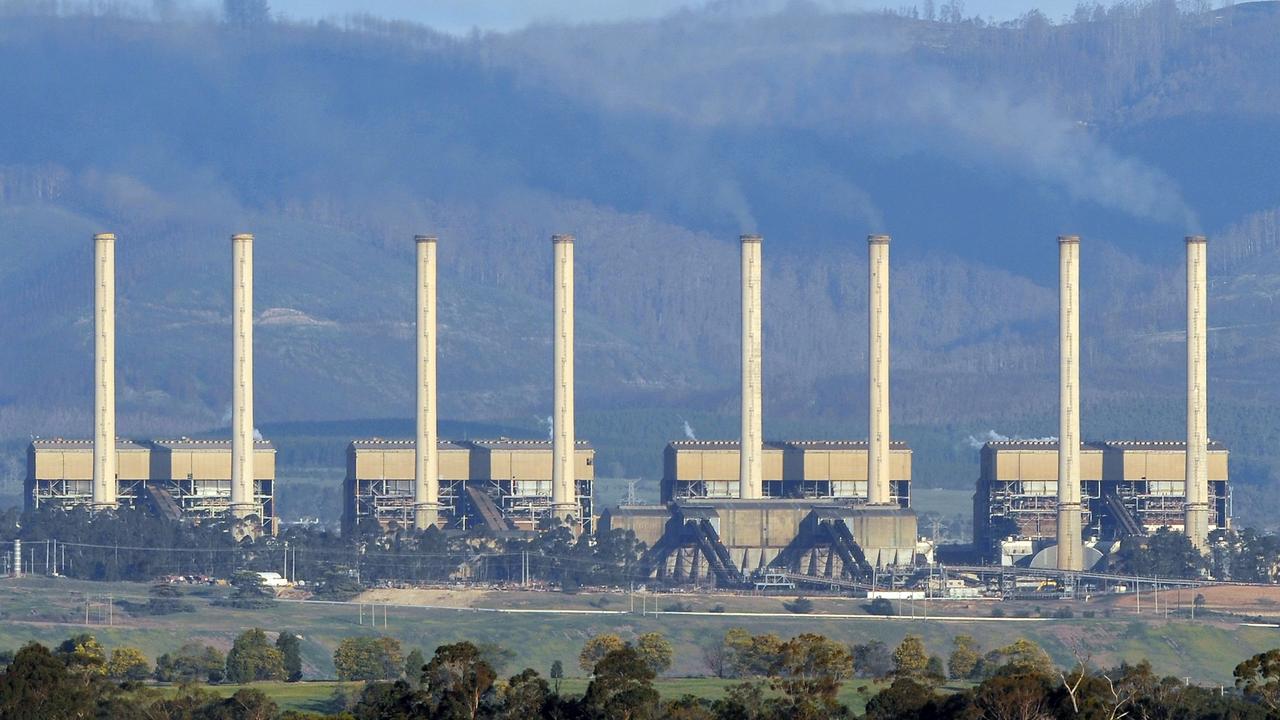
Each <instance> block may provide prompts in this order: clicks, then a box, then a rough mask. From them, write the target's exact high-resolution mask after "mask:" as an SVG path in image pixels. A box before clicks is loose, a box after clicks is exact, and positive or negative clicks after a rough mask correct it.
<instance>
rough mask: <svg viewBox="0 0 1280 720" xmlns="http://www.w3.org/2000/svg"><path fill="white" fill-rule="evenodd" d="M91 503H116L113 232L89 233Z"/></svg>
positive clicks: (114, 258) (97, 504)
mask: <svg viewBox="0 0 1280 720" xmlns="http://www.w3.org/2000/svg"><path fill="white" fill-rule="evenodd" d="M93 250H94V263H93V276H94V277H93V280H94V283H93V286H94V293H93V318H94V332H93V505H94V507H99V508H113V507H115V506H116V236H115V235H112V234H111V233H99V234H97V235H94V236H93Z"/></svg>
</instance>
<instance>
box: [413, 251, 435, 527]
mask: <svg viewBox="0 0 1280 720" xmlns="http://www.w3.org/2000/svg"><path fill="white" fill-rule="evenodd" d="M414 239H415V241H416V243H417V246H418V319H417V329H418V439H417V443H416V451H415V460H416V465H415V469H414V485H413V510H414V513H413V524H414V527H416V528H417V529H419V530H425V529H426V528H427V527H429V526H431V525H435V524H436V521H437V520H438V519H439V517H438V516H439V507H440V452H439V448H438V446H437V444H436V443H437V438H438V437H439V436H438V434H437V426H436V422H437V421H436V417H437V416H436V239H435V238H434V237H428V236H426V235H418V236H417V237H416V238H414Z"/></svg>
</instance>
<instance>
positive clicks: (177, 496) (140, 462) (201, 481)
mask: <svg viewBox="0 0 1280 720" xmlns="http://www.w3.org/2000/svg"><path fill="white" fill-rule="evenodd" d="M115 247H116V236H115V235H114V234H112V233H98V234H96V235H94V236H93V262H94V293H93V316H94V361H93V362H94V400H93V402H94V408H93V431H94V432H93V439H92V440H64V439H54V440H43V439H37V440H34V441H33V442H32V443H31V446H30V447H29V448H28V452H27V477H26V487H25V493H24V495H25V504H26V506H27V507H28V508H39V507H42V506H45V505H49V504H56V505H62V506H74V505H87V506H89V507H93V508H95V509H102V510H109V509H112V508H116V507H118V506H120V505H121V504H124V505H127V506H131V507H136V506H146V507H151V508H153V509H154V510H155V511H156V512H159V513H161V514H163V515H166V516H170V517H173V518H174V519H179V518H194V519H202V518H211V517H216V516H218V515H224V514H226V513H230V514H231V515H232V516H233V517H236V518H240V519H251V518H256V519H257V521H258V523H259V527H257V528H255V529H252V530H250V532H258V531H259V530H261V531H264V532H267V533H275V532H276V531H277V530H278V528H277V527H276V522H275V517H276V513H275V452H276V451H275V448H274V447H273V446H272V445H271V443H269V442H265V441H263V440H261V439H260V438H258V437H257V431H256V430H255V429H254V424H253V236H252V235H249V234H244V233H241V234H237V235H233V236H232V237H231V247H232V300H231V307H232V342H231V346H232V360H233V362H232V378H231V385H232V393H231V394H232V412H231V440H230V441H226V440H192V439H190V438H185V437H183V438H178V439H176V440H149V441H135V440H125V439H121V438H120V437H119V436H118V435H117V434H116V366H115V352H116V323H115V303H116V285H115Z"/></svg>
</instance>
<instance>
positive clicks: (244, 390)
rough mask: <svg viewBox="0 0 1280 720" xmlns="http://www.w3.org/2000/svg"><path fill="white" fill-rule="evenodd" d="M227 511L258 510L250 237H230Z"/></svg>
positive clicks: (235, 513) (238, 513) (237, 514)
mask: <svg viewBox="0 0 1280 720" xmlns="http://www.w3.org/2000/svg"><path fill="white" fill-rule="evenodd" d="M231 251H232V279H231V285H232V296H231V325H232V327H231V333H232V335H231V352H232V355H233V362H232V373H233V377H232V389H231V396H232V397H231V514H232V515H233V516H234V517H238V518H242V517H245V516H247V515H251V514H256V513H257V512H258V508H257V505H256V504H255V503H254V499H253V450H254V443H253V439H254V430H253V236H252V235H249V234H240V235H233V236H231Z"/></svg>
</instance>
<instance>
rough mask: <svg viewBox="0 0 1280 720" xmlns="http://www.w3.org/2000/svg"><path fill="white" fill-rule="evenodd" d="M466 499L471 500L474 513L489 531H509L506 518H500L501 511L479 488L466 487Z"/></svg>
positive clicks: (509, 527)
mask: <svg viewBox="0 0 1280 720" xmlns="http://www.w3.org/2000/svg"><path fill="white" fill-rule="evenodd" d="M467 497H468V498H470V499H471V504H472V506H474V507H475V509H476V512H478V513H480V519H481V520H483V521H484V524H485V526H486V527H488V528H489V529H491V530H510V529H511V526H510V525H509V524H507V520H506V518H504V517H502V511H501V510H499V509H498V506H497V504H496V503H494V502H493V498H491V497H489V496H488V495H485V494H484V493H483V492H481V491H480V489H479V488H477V487H474V486H472V485H468V486H467Z"/></svg>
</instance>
